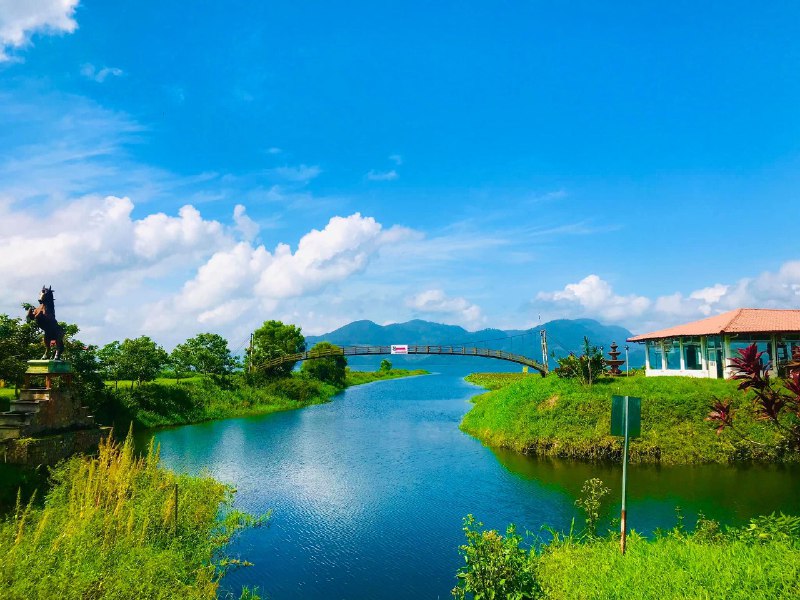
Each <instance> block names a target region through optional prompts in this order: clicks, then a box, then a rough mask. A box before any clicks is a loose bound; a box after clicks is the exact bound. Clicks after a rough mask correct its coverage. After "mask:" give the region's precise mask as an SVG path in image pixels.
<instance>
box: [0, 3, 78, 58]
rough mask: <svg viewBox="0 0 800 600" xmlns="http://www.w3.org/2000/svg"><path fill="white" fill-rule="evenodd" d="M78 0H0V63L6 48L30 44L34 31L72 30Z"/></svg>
mask: <svg viewBox="0 0 800 600" xmlns="http://www.w3.org/2000/svg"><path fill="white" fill-rule="evenodd" d="M77 5H78V0H0V62H2V61H4V60H10V59H11V57H10V56H9V55H8V54H7V53H6V50H8V49H9V48H21V47H23V46H26V45H27V44H28V43H30V39H31V35H32V34H34V33H39V32H41V33H72V32H73V31H75V29H76V28H77V26H78V24H77V23H76V22H75V19H74V18H73V16H74V14H75V8H76V7H77Z"/></svg>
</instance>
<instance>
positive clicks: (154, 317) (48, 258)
mask: <svg viewBox="0 0 800 600" xmlns="http://www.w3.org/2000/svg"><path fill="white" fill-rule="evenodd" d="M134 211H135V207H134V204H133V202H132V201H131V200H130V199H128V198H118V197H113V196H109V197H106V198H98V197H87V198H83V199H80V200H75V201H72V202H67V203H65V204H63V205H62V206H61V207H60V208H58V209H57V210H55V211H53V212H52V213H49V214H47V213H45V212H40V211H37V210H36V208H35V207H27V208H19V207H18V205H14V204H12V203H11V202H9V201H2V200H0V233H2V235H0V280H2V281H3V282H4V285H3V286H2V288H0V310H2V311H3V312H6V311H8V312H9V313H11V314H14V313H15V312H18V311H15V308H14V307H18V306H19V303H20V302H22V301H31V300H32V296H33V295H34V294H35V291H36V289H38V287H40V286H41V285H42V284H43V283H47V284H48V285H51V284H52V285H53V287H54V288H55V289H56V290H57V291H58V292H59V296H58V298H59V305H58V307H59V317H60V318H62V319H66V320H69V321H72V322H77V323H79V324H80V325H81V327H82V329H83V331H84V332H85V333H86V332H88V333H89V334H90V335H92V336H95V337H94V339H93V340H92V339H89V340H88V341H100V342H107V341H109V340H110V339H120V338H122V337H125V336H131V335H141V333H143V332H148V333H149V334H154V335H157V336H159V337H160V338H161V339H162V340H164V339H165V338H166V339H167V341H168V342H173V343H174V342H177V341H181V340H182V339H185V338H186V337H188V336H189V335H193V334H194V333H196V332H197V331H198V330H201V329H207V328H208V327H215V328H220V327H222V328H224V329H225V332H226V333H229V332H235V331H238V328H241V327H244V328H247V327H252V326H253V325H255V324H256V323H258V322H261V321H263V320H264V319H265V318H268V317H269V316H270V315H272V317H273V318H274V317H276V316H277V315H280V314H286V313H287V309H289V308H292V307H295V306H296V303H297V301H299V300H308V299H311V298H313V297H314V296H315V295H317V294H319V293H320V292H322V291H323V290H325V289H326V288H328V287H329V286H331V285H335V284H339V283H342V282H345V281H347V280H349V279H350V278H351V277H353V276H355V275H358V274H359V273H362V272H363V271H364V270H365V269H366V268H367V267H368V265H369V263H370V261H371V260H372V259H373V258H374V257H375V256H377V254H378V252H379V251H380V249H381V248H382V247H384V246H386V245H389V244H392V243H394V242H396V241H398V240H402V239H404V237H406V236H408V235H411V232H410V230H407V229H403V228H389V229H388V230H387V229H385V228H384V227H382V226H381V224H380V223H378V222H377V221H375V219H373V218H371V217H364V216H362V215H360V214H358V213H355V214H353V215H350V216H348V217H333V218H332V219H330V221H329V222H328V223H327V225H326V226H325V227H324V228H323V229H321V230H316V229H314V230H311V231H310V232H308V233H306V234H305V235H303V236H302V237H301V238H300V240H299V242H298V244H297V247H296V248H295V249H292V248H291V247H290V246H289V245H287V244H278V245H277V247H276V248H275V250H274V251H273V252H270V251H269V250H267V249H266V248H265V247H264V245H263V244H259V245H254V243H253V241H252V239H253V237H254V236H255V234H257V232H258V225H257V224H256V223H255V222H254V221H253V220H252V219H250V218H249V217H248V216H247V214H246V209H245V207H244V206H243V205H237V206H236V207H235V208H234V210H233V215H232V219H231V222H230V223H229V224H225V223H222V222H220V221H216V220H210V219H205V218H203V216H202V215H201V213H200V211H199V210H197V209H196V208H195V207H193V206H191V205H186V206H184V207H182V208H181V209H180V210H179V211H178V213H177V215H169V214H166V213H162V212H158V213H153V214H148V215H145V216H143V217H142V218H135V217H134V216H133V214H134ZM289 312H290V313H291V311H289ZM306 312H307V313H308V314H312V312H313V311H306ZM326 319H327V320H328V321H332V320H336V319H339V320H341V317H336V316H332V315H331V316H326ZM315 320H316V321H317V322H319V318H315Z"/></svg>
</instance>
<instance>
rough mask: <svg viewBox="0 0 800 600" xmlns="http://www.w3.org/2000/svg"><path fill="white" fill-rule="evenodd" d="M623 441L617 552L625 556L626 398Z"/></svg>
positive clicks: (626, 480)
mask: <svg viewBox="0 0 800 600" xmlns="http://www.w3.org/2000/svg"><path fill="white" fill-rule="evenodd" d="M624 417H625V425H624V430H625V441H624V443H623V447H622V514H621V517H620V522H619V528H620V534H621V535H620V538H619V550H620V552H621V553H622V554H625V536H626V534H627V530H628V527H627V525H628V524H627V517H628V514H627V503H626V501H625V500H626V499H625V496H626V491H627V490H626V489H625V488H626V484H627V482H628V396H625V411H624Z"/></svg>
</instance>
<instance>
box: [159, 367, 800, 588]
mask: <svg viewBox="0 0 800 600" xmlns="http://www.w3.org/2000/svg"><path fill="white" fill-rule="evenodd" d="M466 372H467V371H465V370H463V369H461V370H458V367H456V368H445V369H443V372H441V373H437V374H434V375H430V376H425V377H417V378H413V379H402V380H397V381H389V382H380V383H374V384H369V385H365V386H360V387H356V388H352V389H350V390H347V391H346V392H345V393H343V394H342V395H341V396H339V397H337V398H336V399H335V400H334V402H332V403H330V404H326V405H322V406H314V407H311V408H307V409H304V410H300V411H294V412H287V413H280V414H274V415H267V416H264V417H254V418H244V419H231V420H227V421H220V422H215V423H206V424H200V425H192V426H187V427H181V428H177V429H172V430H165V431H160V432H158V433H157V434H155V435H156V438H157V441H158V442H159V443H160V444H161V455H162V459H163V462H164V464H165V465H166V466H168V467H170V468H174V469H179V470H184V471H188V472H192V473H198V472H201V471H206V472H209V473H210V474H211V475H213V476H214V477H216V478H218V479H220V480H222V481H226V482H229V483H231V484H233V485H234V486H235V487H236V488H237V490H238V493H237V495H236V505H237V506H238V507H239V508H241V509H244V510H248V511H251V512H254V513H262V512H264V511H267V510H269V509H271V510H272V519H271V521H270V524H269V526H267V527H263V528H259V529H254V530H250V531H247V532H245V533H244V535H242V536H241V537H240V538H238V540H237V542H236V543H235V544H234V545H233V547H232V552H233V554H238V555H240V556H241V557H242V558H247V559H248V560H250V561H252V562H254V563H255V566H254V567H249V568H244V569H240V570H238V571H235V572H233V573H231V574H229V575H228V576H227V577H226V579H225V581H224V585H225V586H226V587H227V588H228V589H231V590H238V589H239V588H240V587H241V586H242V585H251V586H252V585H256V586H258V587H259V588H260V590H261V592H262V594H266V595H268V596H269V597H271V598H275V599H277V600H279V599H287V598H291V599H294V598H304V599H314V598H320V599H322V598H325V599H345V598H346V599H360V598H363V599H374V598H403V599H407V598H447V597H449V591H450V589H451V588H452V587H453V585H454V583H455V579H454V573H455V571H456V569H457V568H458V567H459V566H460V565H461V558H460V557H459V555H458V552H457V548H458V545H459V544H461V543H462V541H463V534H462V531H461V525H462V519H463V517H464V516H465V515H466V514H468V513H473V514H474V515H475V516H476V518H478V519H479V520H481V521H483V522H484V523H485V524H486V525H488V526H491V527H495V528H501V529H505V526H506V525H507V524H508V523H509V522H515V523H517V525H518V526H519V528H520V529H523V530H524V529H528V530H530V531H533V532H536V533H538V532H540V527H541V526H542V525H543V524H550V525H552V526H555V527H557V528H563V529H566V528H568V527H569V523H570V520H571V519H572V518H573V517H574V516H577V513H576V511H575V509H574V508H573V502H574V499H575V497H576V493H577V492H578V491H579V490H580V487H581V484H582V482H583V481H584V480H585V479H588V478H590V477H595V476H599V477H601V478H602V479H603V480H604V481H606V483H607V484H609V486H610V487H612V490H613V492H614V501H615V502H617V505H616V507H613V506H612V507H609V511H608V513H609V515H608V516H610V514H611V513H612V512H613V511H614V510H616V511H618V510H619V505H618V502H619V491H618V490H619V482H620V479H619V477H620V468H619V467H616V466H610V465H602V466H598V465H588V464H583V463H577V462H569V461H556V460H536V459H531V458H526V457H522V456H519V455H517V454H515V453H511V452H504V451H498V450H491V449H489V448H485V447H483V446H482V445H481V444H480V442H478V441H476V440H474V439H473V438H471V437H469V436H467V435H465V434H463V433H461V432H460V431H459V429H458V424H459V421H460V419H461V417H462V415H463V414H464V413H465V412H466V411H467V410H469V407H470V403H469V398H470V397H471V396H473V395H474V394H476V393H478V392H480V391H481V390H479V389H478V388H475V387H474V386H471V385H470V384H467V383H466V382H464V381H463V379H462V378H463V376H464V375H465V374H466ZM629 473H630V475H629V476H630V480H629V494H630V495H629V521H630V523H631V526H632V527H634V528H636V529H638V530H641V531H651V530H652V529H653V528H655V527H658V526H663V527H669V526H672V525H673V524H674V523H675V518H674V509H675V506H677V505H680V506H681V507H682V508H683V509H684V512H685V513H686V514H687V516H689V517H692V516H693V515H696V514H697V512H698V511H702V512H704V513H705V514H706V515H708V516H713V517H716V518H720V519H722V520H724V521H726V522H741V521H743V520H746V519H747V518H748V517H750V516H752V515H754V514H761V513H765V512H770V511H773V510H783V511H784V512H793V513H795V514H797V513H800V494H798V489H800V485H798V483H797V482H798V481H800V479H798V476H800V470H798V469H797V468H792V469H780V468H755V467H753V468H742V469H734V468H726V467H719V466H713V467H679V468H676V467H672V468H667V467H662V468H658V467H641V466H633V467H632V468H631V469H630V472H629Z"/></svg>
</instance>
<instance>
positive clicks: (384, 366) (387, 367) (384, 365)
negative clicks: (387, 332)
mask: <svg viewBox="0 0 800 600" xmlns="http://www.w3.org/2000/svg"><path fill="white" fill-rule="evenodd" d="M379 370H380V371H381V372H382V373H388V372H389V371H391V370H392V362H391V361H390V360H389V359H388V358H384V359H383V360H382V361H381V366H380V369H379Z"/></svg>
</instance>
